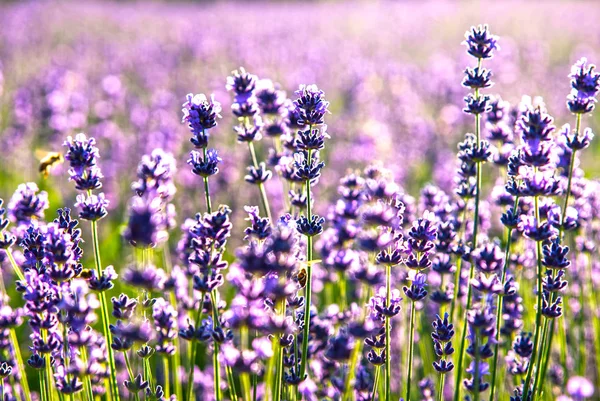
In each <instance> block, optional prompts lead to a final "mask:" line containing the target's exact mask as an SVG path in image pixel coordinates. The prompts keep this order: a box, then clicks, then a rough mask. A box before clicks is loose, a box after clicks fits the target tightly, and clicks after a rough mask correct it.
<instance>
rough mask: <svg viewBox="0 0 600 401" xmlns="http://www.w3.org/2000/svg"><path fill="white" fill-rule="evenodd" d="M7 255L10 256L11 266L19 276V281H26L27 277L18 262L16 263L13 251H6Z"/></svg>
mask: <svg viewBox="0 0 600 401" xmlns="http://www.w3.org/2000/svg"><path fill="white" fill-rule="evenodd" d="M5 254H6V255H7V256H8V260H9V261H10V265H11V266H12V268H13V271H14V272H15V274H16V275H17V277H18V278H19V280H21V281H25V275H24V274H23V272H22V271H21V268H20V267H19V265H17V262H16V261H15V258H14V256H13V254H12V250H11V249H10V248H8V249H6V250H5Z"/></svg>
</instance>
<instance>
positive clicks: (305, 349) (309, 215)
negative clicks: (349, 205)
mask: <svg viewBox="0 0 600 401" xmlns="http://www.w3.org/2000/svg"><path fill="white" fill-rule="evenodd" d="M309 129H310V130H312V125H311V126H310V128H309ZM311 163H312V150H309V151H308V165H310V164H311ZM311 203H312V199H311V190H310V180H306V217H307V218H308V221H311V220H312V205H311ZM312 248H313V240H312V237H311V236H307V237H306V289H305V296H304V304H305V305H304V332H303V333H302V363H301V364H300V377H304V375H305V374H306V366H307V363H308V337H309V335H310V306H311V303H312V300H311V298H312V258H313V249H312Z"/></svg>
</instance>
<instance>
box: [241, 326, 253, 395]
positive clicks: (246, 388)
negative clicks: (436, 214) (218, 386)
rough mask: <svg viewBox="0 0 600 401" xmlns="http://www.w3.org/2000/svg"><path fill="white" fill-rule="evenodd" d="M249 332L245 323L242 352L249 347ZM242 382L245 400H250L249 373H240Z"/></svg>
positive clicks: (242, 335) (242, 330)
mask: <svg viewBox="0 0 600 401" xmlns="http://www.w3.org/2000/svg"><path fill="white" fill-rule="evenodd" d="M248 340H249V333H248V326H246V325H243V326H242V327H241V328H240V343H241V347H242V352H244V351H245V350H247V349H248V342H249V341H248ZM240 379H241V383H242V392H243V394H244V401H250V400H251V399H252V398H251V396H250V376H249V375H248V373H246V372H244V373H242V374H241V375H240Z"/></svg>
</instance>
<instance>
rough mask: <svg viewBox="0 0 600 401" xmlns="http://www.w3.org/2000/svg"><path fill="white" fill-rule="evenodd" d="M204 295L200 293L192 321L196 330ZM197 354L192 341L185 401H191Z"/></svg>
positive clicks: (200, 319) (200, 316) (202, 309)
mask: <svg viewBox="0 0 600 401" xmlns="http://www.w3.org/2000/svg"><path fill="white" fill-rule="evenodd" d="M204 295H205V294H204V293H202V294H201V296H200V305H199V306H198V310H197V312H196V318H195V319H194V324H195V325H196V328H198V325H199V324H200V322H201V321H202V313H203V311H204ZM197 352H198V340H196V339H193V340H192V357H191V359H190V371H189V374H188V393H187V397H186V400H187V401H191V400H192V394H193V393H194V373H195V371H196V369H194V368H195V367H196V354H197Z"/></svg>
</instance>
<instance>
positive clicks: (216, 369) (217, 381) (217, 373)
mask: <svg viewBox="0 0 600 401" xmlns="http://www.w3.org/2000/svg"><path fill="white" fill-rule="evenodd" d="M210 301H211V302H210V303H211V304H212V310H213V329H216V328H217V324H218V323H217V322H218V321H219V310H218V307H217V290H213V291H212V292H211V293H210ZM213 346H214V350H213V375H214V390H215V400H216V401H221V365H220V363H219V350H220V346H219V343H217V342H216V341H213ZM230 387H231V385H230Z"/></svg>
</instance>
